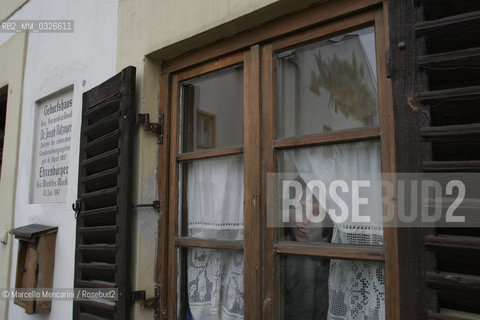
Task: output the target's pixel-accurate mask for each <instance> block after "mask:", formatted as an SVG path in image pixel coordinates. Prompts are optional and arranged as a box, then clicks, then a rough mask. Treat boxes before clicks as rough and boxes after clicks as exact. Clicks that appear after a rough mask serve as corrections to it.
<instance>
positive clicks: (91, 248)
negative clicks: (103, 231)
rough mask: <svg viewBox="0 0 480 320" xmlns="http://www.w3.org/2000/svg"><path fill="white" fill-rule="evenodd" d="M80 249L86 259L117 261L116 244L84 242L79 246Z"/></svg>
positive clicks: (106, 261) (107, 261)
mask: <svg viewBox="0 0 480 320" xmlns="http://www.w3.org/2000/svg"><path fill="white" fill-rule="evenodd" d="M78 250H80V252H82V254H83V256H84V258H85V259H86V260H89V261H95V262H105V263H115V254H116V253H117V246H116V245H114V244H103V245H101V244H92V245H85V244H84V245H80V246H78Z"/></svg>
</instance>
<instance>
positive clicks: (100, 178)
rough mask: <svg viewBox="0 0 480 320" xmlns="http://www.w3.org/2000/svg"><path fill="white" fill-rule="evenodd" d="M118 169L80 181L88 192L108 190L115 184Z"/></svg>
mask: <svg viewBox="0 0 480 320" xmlns="http://www.w3.org/2000/svg"><path fill="white" fill-rule="evenodd" d="M119 172H120V170H119V169H118V168H113V169H109V170H105V171H102V172H98V173H95V174H92V175H89V176H86V177H84V178H82V179H81V181H82V183H83V184H84V185H85V187H86V189H87V191H88V192H91V191H96V190H98V189H104V188H110V187H113V186H114V185H116V184H117V175H118V173H119Z"/></svg>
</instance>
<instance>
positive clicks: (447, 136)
mask: <svg viewBox="0 0 480 320" xmlns="http://www.w3.org/2000/svg"><path fill="white" fill-rule="evenodd" d="M420 133H421V134H422V136H423V137H424V138H426V139H429V140H443V141H446V140H452V139H455V140H458V139H467V140H471V139H472V138H473V139H475V138H476V139H478V138H480V123H472V124H464V125H452V126H435V127H424V128H421V129H420Z"/></svg>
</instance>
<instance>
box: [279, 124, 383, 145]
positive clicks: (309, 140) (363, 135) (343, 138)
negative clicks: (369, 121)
mask: <svg viewBox="0 0 480 320" xmlns="http://www.w3.org/2000/svg"><path fill="white" fill-rule="evenodd" d="M379 136H380V128H367V129H356V130H346V131H339V132H334V133H322V134H315V135H309V136H303V137H296V138H283V139H277V140H274V141H273V148H275V149H286V148H300V147H307V146H315V145H323V144H332V143H347V142H354V141H361V140H368V139H375V138H378V137H379Z"/></svg>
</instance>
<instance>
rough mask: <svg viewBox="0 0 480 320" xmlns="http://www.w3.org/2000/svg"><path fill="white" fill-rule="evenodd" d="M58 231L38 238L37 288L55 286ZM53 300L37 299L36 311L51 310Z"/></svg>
mask: <svg viewBox="0 0 480 320" xmlns="http://www.w3.org/2000/svg"><path fill="white" fill-rule="evenodd" d="M56 238H57V234H56V233H52V234H49V235H45V236H40V237H39V238H38V247H37V250H38V279H37V288H53V272H54V266H55V240H56ZM51 305H52V301H51V300H48V301H36V306H35V311H36V312H43V311H49V310H50V307H51Z"/></svg>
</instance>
